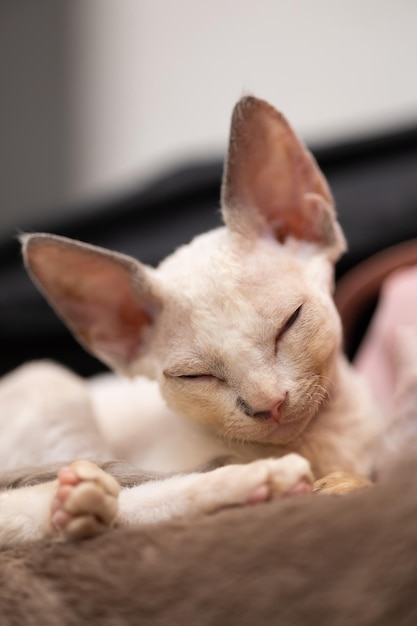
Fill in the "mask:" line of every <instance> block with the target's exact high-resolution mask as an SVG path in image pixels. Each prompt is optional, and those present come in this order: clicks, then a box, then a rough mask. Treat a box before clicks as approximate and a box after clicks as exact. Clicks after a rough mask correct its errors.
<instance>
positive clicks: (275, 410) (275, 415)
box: [271, 392, 288, 422]
mask: <svg viewBox="0 0 417 626" xmlns="http://www.w3.org/2000/svg"><path fill="white" fill-rule="evenodd" d="M287 397H288V392H286V393H285V395H284V396H283V397H282V398H279V400H277V401H276V402H275V404H274V406H273V407H272V409H271V417H272V419H274V420H275V421H276V422H279V420H280V419H281V407H282V405H283V404H284V402H285V401H286V399H287Z"/></svg>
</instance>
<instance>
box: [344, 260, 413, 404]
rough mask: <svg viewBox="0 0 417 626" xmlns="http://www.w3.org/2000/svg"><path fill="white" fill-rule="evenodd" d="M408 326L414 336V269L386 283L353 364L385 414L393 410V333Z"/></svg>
mask: <svg viewBox="0 0 417 626" xmlns="http://www.w3.org/2000/svg"><path fill="white" fill-rule="evenodd" d="M410 326H411V327H414V328H415V329H416V332H417V266H413V267H411V268H407V269H401V270H397V271H395V272H394V273H393V274H391V275H390V276H389V277H388V278H387V279H386V280H385V282H384V284H383V287H382V290H381V294H380V301H379V304H378V307H377V310H376V312H375V314H374V317H373V320H372V322H371V325H370V327H369V329H368V331H367V334H366V336H365V338H364V340H363V342H362V345H361V347H360V350H359V352H358V354H357V357H356V359H355V363H354V364H355V366H356V367H357V369H358V370H359V371H360V372H361V373H362V374H363V375H364V376H365V377H366V378H367V380H368V381H369V383H370V385H371V387H372V389H373V391H374V393H375V396H376V398H377V400H378V401H379V402H380V404H381V405H382V407H383V408H384V409H387V410H390V409H391V408H392V406H393V393H394V367H393V364H394V345H395V341H396V333H397V331H398V329H400V328H403V327H410Z"/></svg>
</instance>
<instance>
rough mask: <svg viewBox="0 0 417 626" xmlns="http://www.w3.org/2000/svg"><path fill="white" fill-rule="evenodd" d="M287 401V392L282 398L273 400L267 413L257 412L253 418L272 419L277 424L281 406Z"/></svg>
mask: <svg viewBox="0 0 417 626" xmlns="http://www.w3.org/2000/svg"><path fill="white" fill-rule="evenodd" d="M287 399H288V391H286V392H285V394H284V395H283V396H281V397H280V398H278V399H277V400H275V402H274V404H273V405H272V407H271V408H270V409H269V411H259V412H256V413H254V414H253V417H260V418H262V419H273V420H274V421H275V422H279V421H280V419H281V413H282V405H283V404H284V403H285V402H286V401H287Z"/></svg>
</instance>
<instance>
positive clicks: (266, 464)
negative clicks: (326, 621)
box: [0, 96, 384, 546]
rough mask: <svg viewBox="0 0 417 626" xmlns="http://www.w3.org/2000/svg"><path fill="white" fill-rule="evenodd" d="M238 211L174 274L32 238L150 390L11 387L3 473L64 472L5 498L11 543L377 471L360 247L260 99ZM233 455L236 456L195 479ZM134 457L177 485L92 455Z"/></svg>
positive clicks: (179, 256) (87, 317)
mask: <svg viewBox="0 0 417 626" xmlns="http://www.w3.org/2000/svg"><path fill="white" fill-rule="evenodd" d="M221 205H222V214H223V219H224V226H223V227H221V228H218V229H215V230H213V231H210V232H208V233H205V234H203V235H200V236H197V237H196V238H195V239H194V240H193V241H192V242H191V243H190V244H188V245H186V246H183V247H181V248H180V249H178V250H177V251H176V252H174V254H172V255H171V256H170V257H168V258H167V259H166V260H164V261H163V262H162V263H161V264H160V266H159V267H158V268H157V269H153V268H150V267H147V266H145V265H143V264H141V263H140V262H139V261H136V260H135V259H133V258H131V257H128V256H126V255H123V254H119V253H116V252H112V251H109V250H105V249H102V248H99V247H95V246H93V245H89V244H86V243H81V242H77V241H73V240H69V239H66V238H63V237H59V236H55V235H49V234H30V235H23V236H22V238H21V239H22V245H23V254H24V260H25V264H26V267H27V269H28V272H29V274H30V275H31V277H32V279H33V281H34V282H35V284H36V285H37V286H38V288H39V289H40V290H41V292H42V293H43V294H44V295H45V297H46V299H47V300H48V301H49V303H50V304H51V305H52V307H53V308H54V309H55V310H56V312H57V313H58V315H59V316H60V317H61V318H62V319H63V320H64V321H65V323H66V324H67V325H68V327H69V328H70V330H71V331H72V332H73V334H74V335H75V337H76V338H77V339H78V340H79V341H80V343H81V344H82V345H83V346H84V347H85V348H86V349H87V350H88V351H90V352H91V353H92V354H94V355H95V356H96V357H98V358H99V359H101V360H102V361H103V362H104V363H105V364H107V365H108V366H109V367H110V368H111V369H112V370H114V371H115V372H117V373H118V374H122V375H123V376H127V377H128V378H131V379H132V380H131V381H129V380H122V379H121V378H120V377H118V376H113V375H112V377H111V378H110V377H104V379H101V380H100V379H99V380H97V381H92V382H90V383H87V382H85V381H82V380H80V379H79V378H78V377H76V376H75V375H74V374H72V373H70V372H68V371H67V370H65V369H64V368H62V367H60V366H59V365H56V364H53V363H48V362H41V363H29V364H26V365H24V366H22V367H21V368H20V369H18V370H17V371H15V372H12V373H11V374H9V375H8V376H6V377H5V378H4V379H3V381H2V382H1V383H0V406H1V407H2V411H1V415H2V418H1V421H0V453H1V454H0V458H1V464H0V468H1V469H3V470H6V469H8V470H10V469H14V468H16V467H19V466H23V465H27V464H32V465H33V464H34V465H42V464H45V463H52V462H59V463H62V464H63V465H64V466H63V467H62V468H61V469H60V470H59V471H58V477H57V479H56V480H55V481H52V482H47V483H44V484H41V485H35V486H27V487H21V488H19V489H13V490H6V491H3V492H2V493H0V545H3V546H7V545H12V544H14V543H21V542H25V541H30V540H34V539H40V538H51V537H56V536H60V537H62V536H66V537H70V538H74V537H83V536H89V535H94V534H95V533H97V532H100V531H101V530H103V529H105V528H107V527H108V526H109V525H111V524H113V523H117V524H119V525H128V524H137V523H148V522H152V523H153V522H158V521H161V520H164V519H170V518H175V517H181V516H184V515H192V514H197V513H208V512H212V511H216V510H218V509H221V508H224V507H227V506H232V505H241V504H245V503H256V502H261V501H264V500H267V499H270V498H272V497H278V496H280V495H283V494H289V495H293V494H301V493H310V492H311V485H312V481H313V477H316V478H320V477H323V476H325V475H326V474H329V473H330V472H334V471H347V472H353V473H356V474H359V475H361V476H364V477H369V476H370V475H371V472H372V469H373V464H374V460H375V450H376V442H377V441H378V440H379V439H380V437H381V433H382V432H383V428H384V425H383V419H382V417H381V414H380V411H379V409H378V408H377V406H376V404H375V402H374V400H373V398H372V396H371V394H370V392H369V390H368V388H367V386H366V384H365V382H364V381H363V380H362V379H361V378H360V377H359V376H358V375H357V373H356V372H355V371H354V370H353V368H352V367H351V366H350V365H349V364H348V362H347V360H346V358H345V357H344V355H343V352H342V329H341V323H340V319H339V316H338V313H337V311H336V308H335V305H334V302H333V298H332V291H333V274H334V263H335V262H336V261H337V259H338V258H339V257H340V255H341V254H342V253H343V252H344V251H345V249H346V242H345V238H344V235H343V232H342V229H341V227H340V225H339V223H338V221H337V218H336V212H335V207H334V202H333V198H332V195H331V192H330V190H329V187H328V185H327V182H326V180H325V178H324V176H323V174H322V172H321V171H320V169H319V167H318V165H317V163H316V162H315V160H314V158H313V156H312V155H311V153H310V152H309V151H308V150H307V148H306V147H305V146H304V144H303V143H302V142H301V140H300V139H299V138H298V137H297V135H296V134H295V133H294V131H293V130H292V128H291V127H290V125H289V124H288V122H287V121H286V119H285V118H284V117H283V116H282V115H281V114H280V113H279V112H277V111H276V110H275V109H274V108H273V107H272V106H271V105H269V104H268V103H267V102H265V101H263V100H259V99H257V98H255V97H252V96H247V97H244V98H242V99H241V100H240V101H239V102H238V103H237V105H236V106H235V109H234V111H233V115H232V121H231V131H230V142H229V149H228V154H227V159H226V164H225V171H224V177H223V183H222V190H221ZM225 456H226V457H231V458H232V459H233V463H232V464H229V465H226V466H223V467H218V468H216V469H214V470H212V471H208V472H205V473H200V472H194V471H192V470H193V468H195V467H196V466H198V465H201V464H202V463H205V462H209V461H210V460H212V459H213V458H218V457H225ZM116 457H119V458H124V459H125V460H127V461H129V462H131V463H135V464H136V465H137V466H139V467H141V468H143V469H147V470H153V471H159V472H171V473H176V475H173V476H170V477H167V478H165V477H161V478H160V479H155V480H152V481H148V482H145V483H143V484H140V485H137V486H134V487H131V488H124V489H122V490H121V491H120V487H119V484H118V483H117V482H116V481H115V480H114V478H112V477H111V476H110V475H109V474H108V473H107V472H105V471H103V470H102V469H100V468H99V467H98V466H97V465H95V464H94V463H92V462H91V461H88V460H84V459H91V458H94V459H98V460H103V459H111V458H116ZM73 459H81V460H77V461H75V462H72V463H70V464H68V465H65V463H66V461H68V460H70V461H73ZM178 472H180V473H178Z"/></svg>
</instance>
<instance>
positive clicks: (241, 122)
mask: <svg viewBox="0 0 417 626" xmlns="http://www.w3.org/2000/svg"><path fill="white" fill-rule="evenodd" d="M222 208H223V217H224V220H225V223H226V225H227V226H228V227H229V228H230V229H232V230H235V231H237V232H240V233H242V234H243V235H244V236H251V235H253V234H261V233H262V232H269V233H272V234H273V235H274V237H275V238H276V239H277V240H278V241H280V242H284V241H285V240H286V239H287V237H289V236H292V237H294V238H296V239H298V240H301V241H307V242H312V243H315V244H317V245H318V246H319V247H320V249H322V250H324V251H325V252H326V254H327V255H328V257H329V258H330V259H331V260H332V261H335V260H336V259H337V258H338V257H339V256H340V254H341V253H342V252H344V251H345V249H346V242H345V239H344V236H343V234H342V231H341V228H340V226H339V224H338V222H337V220H336V214H335V209H334V203H333V198H332V195H331V193H330V190H329V187H328V185H327V182H326V179H325V178H324V176H323V174H322V172H321V171H320V169H319V167H318V165H317V163H316V161H315V160H314V158H313V156H312V155H311V153H310V152H309V151H308V150H307V148H306V147H305V146H304V144H303V143H302V142H301V141H300V139H299V138H298V137H297V136H296V134H295V133H294V131H293V130H292V128H291V127H290V125H289V124H288V122H287V121H286V119H285V118H284V117H283V116H282V115H281V113H279V112H278V111H276V110H275V109H274V108H273V107H272V106H270V105H269V104H268V103H267V102H265V101H263V100H258V99H256V98H253V97H251V96H248V97H245V98H242V100H240V101H239V102H238V104H237V105H236V107H235V109H234V112H233V116H232V124H231V132H230V143H229V151H228V156H227V161H226V166H225V172H224V177H223V187H222Z"/></svg>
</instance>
